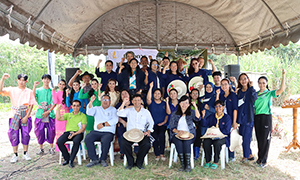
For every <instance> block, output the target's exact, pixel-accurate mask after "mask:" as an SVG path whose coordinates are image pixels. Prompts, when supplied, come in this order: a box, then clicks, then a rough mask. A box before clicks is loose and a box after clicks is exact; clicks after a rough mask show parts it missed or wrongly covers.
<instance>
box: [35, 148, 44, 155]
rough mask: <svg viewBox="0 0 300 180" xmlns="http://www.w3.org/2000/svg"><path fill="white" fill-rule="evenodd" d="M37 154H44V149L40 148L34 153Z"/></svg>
mask: <svg viewBox="0 0 300 180" xmlns="http://www.w3.org/2000/svg"><path fill="white" fill-rule="evenodd" d="M36 154H37V155H44V154H45V152H44V149H40V150H39V152H37V153H36Z"/></svg>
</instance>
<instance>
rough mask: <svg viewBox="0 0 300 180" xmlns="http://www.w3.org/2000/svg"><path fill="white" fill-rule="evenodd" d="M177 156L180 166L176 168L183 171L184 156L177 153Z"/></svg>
mask: <svg viewBox="0 0 300 180" xmlns="http://www.w3.org/2000/svg"><path fill="white" fill-rule="evenodd" d="M178 156H179V159H180V164H181V167H180V168H179V169H178V171H184V169H185V166H184V156H183V154H178Z"/></svg>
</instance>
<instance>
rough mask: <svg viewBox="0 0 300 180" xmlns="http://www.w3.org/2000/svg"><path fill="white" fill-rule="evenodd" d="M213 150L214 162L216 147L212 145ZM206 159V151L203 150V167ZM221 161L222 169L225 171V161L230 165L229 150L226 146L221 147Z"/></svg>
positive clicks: (212, 158)
mask: <svg viewBox="0 0 300 180" xmlns="http://www.w3.org/2000/svg"><path fill="white" fill-rule="evenodd" d="M211 148H212V157H211V160H212V161H214V146H213V145H211ZM204 158H205V153H204V149H203V148H202V160H201V166H203V165H204ZM220 161H221V169H225V161H226V163H228V148H226V144H223V145H222V147H221V152H220Z"/></svg>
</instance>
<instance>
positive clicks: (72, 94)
mask: <svg viewBox="0 0 300 180" xmlns="http://www.w3.org/2000/svg"><path fill="white" fill-rule="evenodd" d="M74 83H78V84H79V85H80V82H79V81H74V82H73V84H74ZM80 89H81V87H80V86H79V90H80ZM74 94H75V90H74V89H73V87H71V93H70V101H71V104H72V103H73V98H74Z"/></svg>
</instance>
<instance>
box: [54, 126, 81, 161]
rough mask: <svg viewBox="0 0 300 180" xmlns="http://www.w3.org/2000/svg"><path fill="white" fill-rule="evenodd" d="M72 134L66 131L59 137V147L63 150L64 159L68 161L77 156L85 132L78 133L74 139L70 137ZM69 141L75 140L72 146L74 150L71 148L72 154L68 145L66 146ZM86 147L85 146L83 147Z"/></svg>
mask: <svg viewBox="0 0 300 180" xmlns="http://www.w3.org/2000/svg"><path fill="white" fill-rule="evenodd" d="M69 135H70V132H69V131H68V132H64V133H63V134H62V135H61V136H60V137H59V138H58V139H57V142H56V144H57V146H58V148H59V150H60V151H61V153H62V155H63V157H64V159H65V160H66V161H74V159H75V157H76V154H77V152H78V150H79V146H80V142H81V141H82V139H83V133H81V134H77V135H76V136H74V137H73V138H72V139H69V138H68V137H69ZM67 141H73V147H72V150H71V155H70V154H69V152H68V150H67V148H66V146H65V143H66V142H67ZM82 148H84V147H82Z"/></svg>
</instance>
